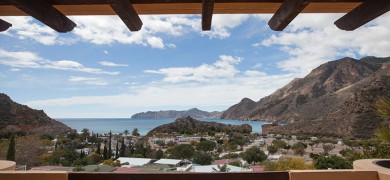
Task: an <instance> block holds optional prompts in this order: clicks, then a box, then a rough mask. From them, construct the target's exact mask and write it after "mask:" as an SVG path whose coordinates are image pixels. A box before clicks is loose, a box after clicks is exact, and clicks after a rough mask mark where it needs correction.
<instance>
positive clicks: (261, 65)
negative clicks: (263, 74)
mask: <svg viewBox="0 0 390 180" xmlns="http://www.w3.org/2000/svg"><path fill="white" fill-rule="evenodd" d="M262 67H263V64H261V63H256V64H255V65H254V66H253V67H252V68H253V69H259V68H262Z"/></svg>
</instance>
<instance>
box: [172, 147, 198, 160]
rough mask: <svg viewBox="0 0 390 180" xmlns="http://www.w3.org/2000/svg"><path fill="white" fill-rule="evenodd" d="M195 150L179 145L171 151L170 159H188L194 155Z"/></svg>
mask: <svg viewBox="0 0 390 180" xmlns="http://www.w3.org/2000/svg"><path fill="white" fill-rule="evenodd" d="M194 153H195V150H194V148H192V146H191V145H189V144H180V145H178V146H176V147H174V148H173V149H172V152H171V156H170V157H171V158H173V159H190V158H192V156H193V155H194Z"/></svg>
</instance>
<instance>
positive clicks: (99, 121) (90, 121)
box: [56, 118, 267, 135]
mask: <svg viewBox="0 0 390 180" xmlns="http://www.w3.org/2000/svg"><path fill="white" fill-rule="evenodd" d="M56 120H57V121H60V122H62V123H64V124H66V125H67V126H69V127H71V128H72V129H76V130H77V131H78V132H81V130H82V129H84V128H87V129H89V131H90V132H94V133H108V132H109V131H111V132H112V133H114V134H119V133H123V131H124V130H126V129H127V130H129V132H130V133H131V132H132V131H133V129H134V128H137V129H138V132H139V133H140V134H141V135H146V134H147V133H148V132H149V131H150V130H152V129H153V128H155V127H157V126H160V125H162V124H167V123H171V122H173V121H175V118H162V119H130V118H56ZM197 120H200V121H210V122H217V123H223V124H231V125H241V124H249V125H251V126H252V133H260V134H261V125H263V124H267V122H264V121H240V120H230V119H229V120H226V119H209V118H197Z"/></svg>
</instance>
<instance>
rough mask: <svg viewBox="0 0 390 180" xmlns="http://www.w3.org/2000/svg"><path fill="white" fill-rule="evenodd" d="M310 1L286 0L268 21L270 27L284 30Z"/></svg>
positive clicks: (275, 29)
mask: <svg viewBox="0 0 390 180" xmlns="http://www.w3.org/2000/svg"><path fill="white" fill-rule="evenodd" d="M309 2H310V0H284V2H283V4H282V5H281V6H280V7H279V9H278V10H277V11H276V13H275V14H274V15H273V16H272V18H271V19H270V20H269V21H268V25H269V27H270V28H271V29H272V30H274V31H283V29H284V28H286V27H287V25H288V24H290V22H291V21H292V20H294V18H295V17H296V16H298V14H299V13H301V12H302V11H303V9H305V7H306V6H307V5H308V4H309Z"/></svg>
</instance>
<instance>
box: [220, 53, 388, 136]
mask: <svg viewBox="0 0 390 180" xmlns="http://www.w3.org/2000/svg"><path fill="white" fill-rule="evenodd" d="M389 89H390V58H376V57H366V58H362V59H361V60H356V59H353V58H343V59H340V60H336V61H331V62H327V63H325V64H322V65H320V66H319V67H317V68H315V69H313V70H312V71H311V72H310V73H309V74H308V75H307V76H305V77H304V78H297V79H294V80H293V81H291V82H290V83H288V84H287V85H286V86H284V87H282V88H280V89H278V90H277V91H275V92H274V93H272V94H271V95H269V96H266V97H264V98H262V99H260V100H259V101H258V102H255V105H253V103H251V105H250V106H248V105H247V104H248V102H250V101H248V100H245V101H241V102H240V103H238V104H236V105H234V106H232V107H230V108H229V109H228V110H226V111H225V112H224V113H223V114H222V118H225V119H241V120H265V121H269V122H283V123H287V125H286V126H281V127H275V128H274V129H273V130H271V132H274V133H295V134H328V135H334V136H343V137H358V138H367V137H371V136H372V134H373V131H374V130H375V129H376V128H377V127H378V125H379V124H380V123H381V122H383V121H384V119H383V118H380V117H378V116H377V115H376V113H375V109H374V108H373V106H372V105H373V104H374V103H375V101H376V100H377V99H378V98H379V97H380V96H388V97H390V91H389ZM242 107H248V108H244V110H243V111H241V113H235V112H237V111H239V110H238V108H242ZM252 107H253V108H252Z"/></svg>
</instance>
